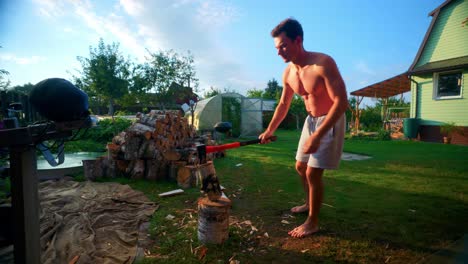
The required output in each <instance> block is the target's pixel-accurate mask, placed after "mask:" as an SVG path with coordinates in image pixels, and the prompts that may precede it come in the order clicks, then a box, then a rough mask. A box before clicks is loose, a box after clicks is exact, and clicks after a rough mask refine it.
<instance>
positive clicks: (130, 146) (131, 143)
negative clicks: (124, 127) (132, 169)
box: [123, 137, 142, 160]
mask: <svg viewBox="0 0 468 264" xmlns="http://www.w3.org/2000/svg"><path fill="white" fill-rule="evenodd" d="M141 142H142V139H141V138H140V137H126V140H125V145H124V148H123V151H124V159H126V160H136V159H139V158H140V157H139V155H138V154H139V149H140V145H141Z"/></svg>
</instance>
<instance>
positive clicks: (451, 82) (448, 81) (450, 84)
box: [434, 71, 463, 99]
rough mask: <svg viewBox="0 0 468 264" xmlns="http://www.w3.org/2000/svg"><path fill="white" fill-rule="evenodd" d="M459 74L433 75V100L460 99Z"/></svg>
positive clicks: (460, 85)
mask: <svg viewBox="0 0 468 264" xmlns="http://www.w3.org/2000/svg"><path fill="white" fill-rule="evenodd" d="M462 76H463V75H462V73H461V72H459V71H458V72H443V73H435V74H434V95H435V99H449V98H461V94H462V93H461V91H462Z"/></svg>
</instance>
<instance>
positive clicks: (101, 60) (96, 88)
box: [74, 39, 131, 115]
mask: <svg viewBox="0 0 468 264" xmlns="http://www.w3.org/2000/svg"><path fill="white" fill-rule="evenodd" d="M77 59H78V61H79V62H80V63H81V67H82V70H81V77H74V79H75V83H76V85H77V86H78V87H79V88H81V89H83V90H84V91H85V92H87V93H88V96H90V97H94V98H95V99H96V100H97V101H107V102H108V104H109V113H108V114H109V115H113V114H114V106H115V102H116V100H119V99H120V98H123V97H124V96H125V95H127V94H128V92H129V89H128V88H129V79H130V73H131V70H130V66H131V63H130V62H129V60H128V59H125V58H124V57H123V56H122V55H121V53H120V52H119V44H117V43H112V44H111V45H106V44H105V43H104V41H103V39H100V40H99V44H98V46H97V47H96V48H93V47H91V46H90V47H89V58H85V57H81V56H78V57H77Z"/></svg>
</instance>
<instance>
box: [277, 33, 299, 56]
mask: <svg viewBox="0 0 468 264" xmlns="http://www.w3.org/2000/svg"><path fill="white" fill-rule="evenodd" d="M274 42H275V48H276V50H277V51H278V55H279V56H281V58H283V60H284V62H290V61H291V60H293V59H294V58H295V54H296V50H297V47H296V46H297V45H296V42H297V41H296V42H295V41H293V40H292V39H290V38H288V37H287V36H286V33H284V32H281V34H279V35H278V36H277V37H275V38H274Z"/></svg>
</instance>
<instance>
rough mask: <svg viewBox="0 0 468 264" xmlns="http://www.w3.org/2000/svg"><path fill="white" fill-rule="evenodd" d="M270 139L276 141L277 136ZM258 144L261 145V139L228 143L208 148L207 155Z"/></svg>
mask: <svg viewBox="0 0 468 264" xmlns="http://www.w3.org/2000/svg"><path fill="white" fill-rule="evenodd" d="M269 139H270V140H271V141H276V136H272V137H270V138H269ZM258 143H260V139H253V140H248V141H241V142H233V143H228V144H223V145H218V146H206V153H213V152H218V151H222V150H226V149H232V148H238V147H242V146H247V145H252V144H258Z"/></svg>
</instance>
